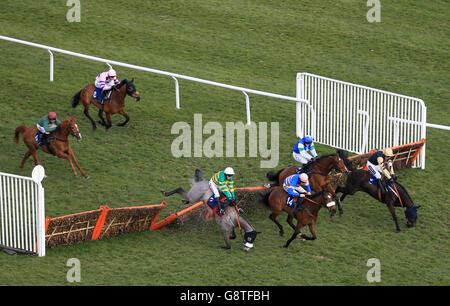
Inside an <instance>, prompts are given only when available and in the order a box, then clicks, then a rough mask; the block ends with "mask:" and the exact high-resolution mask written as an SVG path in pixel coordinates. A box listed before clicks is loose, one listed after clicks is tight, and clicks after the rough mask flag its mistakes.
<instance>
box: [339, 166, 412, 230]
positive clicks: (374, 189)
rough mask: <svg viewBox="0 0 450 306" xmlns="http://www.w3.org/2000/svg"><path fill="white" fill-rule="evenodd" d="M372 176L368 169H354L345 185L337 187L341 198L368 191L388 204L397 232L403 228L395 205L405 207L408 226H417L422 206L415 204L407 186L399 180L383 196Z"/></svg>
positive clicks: (342, 199)
mask: <svg viewBox="0 0 450 306" xmlns="http://www.w3.org/2000/svg"><path fill="white" fill-rule="evenodd" d="M370 177H371V173H370V172H369V171H367V170H363V169H359V170H354V171H352V172H351V173H350V175H348V177H347V180H346V183H345V187H341V186H338V187H337V188H336V193H339V192H341V193H342V196H341V199H340V200H341V201H344V198H345V197H346V196H347V195H348V194H349V195H353V194H355V193H356V192H358V191H363V192H365V193H368V194H369V195H371V196H372V197H373V198H375V199H377V200H378V201H380V202H381V203H385V204H386V205H387V208H388V209H389V212H390V213H391V216H392V219H393V220H394V222H395V228H396V230H397V232H401V229H400V227H399V225H398V220H397V215H396V214H395V208H394V207H399V206H401V207H404V208H405V216H406V219H407V222H406V226H407V227H408V228H410V227H413V226H415V225H416V221H417V210H418V209H419V208H420V205H419V206H416V205H415V204H414V202H413V200H412V199H411V197H410V196H409V194H408V192H407V191H406V189H405V187H403V186H402V185H400V183H398V182H394V183H393V185H392V186H391V187H388V188H387V189H388V190H387V191H386V192H385V193H384V195H383V196H381V190H380V188H379V187H378V186H376V185H374V184H372V183H370V181H369V179H370ZM397 194H398V196H397Z"/></svg>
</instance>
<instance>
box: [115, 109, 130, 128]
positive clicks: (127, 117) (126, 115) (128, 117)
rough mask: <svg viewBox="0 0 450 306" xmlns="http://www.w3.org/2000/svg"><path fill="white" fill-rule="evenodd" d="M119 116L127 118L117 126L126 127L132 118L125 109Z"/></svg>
mask: <svg viewBox="0 0 450 306" xmlns="http://www.w3.org/2000/svg"><path fill="white" fill-rule="evenodd" d="M119 114H121V115H122V116H124V117H125V121H124V122H122V123H118V124H117V126H124V125H125V124H127V123H128V121H130V116H128V114H127V113H126V112H125V110H124V109H123V108H122V109H121V110H120V111H119Z"/></svg>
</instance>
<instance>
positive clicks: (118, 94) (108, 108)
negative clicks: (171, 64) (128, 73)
mask: <svg viewBox="0 0 450 306" xmlns="http://www.w3.org/2000/svg"><path fill="white" fill-rule="evenodd" d="M133 81H134V78H133V79H132V80H131V81H127V80H126V79H125V80H122V82H120V84H117V85H116V86H113V89H112V91H111V95H110V98H109V100H106V101H105V102H104V103H103V104H100V103H99V102H98V100H97V99H94V98H93V95H94V91H95V85H94V84H88V85H86V87H84V88H83V89H82V90H80V91H79V92H77V93H76V94H75V95H74V96H73V98H72V106H73V107H76V106H77V105H78V104H79V103H80V100H81V102H83V105H84V114H85V115H86V117H88V118H89V120H90V121H91V123H92V128H93V129H96V128H97V126H96V125H95V122H94V120H93V119H92V118H91V116H90V115H89V106H90V105H91V103H92V104H94V105H95V106H96V107H97V108H98V109H99V112H98V116H99V117H100V121H99V123H100V124H101V125H103V126H105V127H106V130H107V131H108V130H109V128H111V126H112V123H111V118H112V115H113V114H117V113H119V114H121V115H122V116H124V117H125V121H124V122H122V123H119V124H117V125H118V126H124V125H125V124H127V123H128V121H129V120H130V117H129V116H128V114H127V113H126V112H125V96H126V95H129V96H131V97H133V98H134V99H135V100H136V101H139V100H140V99H141V97H140V95H139V93H138V92H137V91H136V87H135V86H134V84H133ZM103 112H105V114H106V121H107V122H105V119H103Z"/></svg>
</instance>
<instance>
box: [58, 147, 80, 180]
mask: <svg viewBox="0 0 450 306" xmlns="http://www.w3.org/2000/svg"><path fill="white" fill-rule="evenodd" d="M56 156H58V157H59V158H63V159H65V160H67V161H68V162H69V164H70V167H71V168H72V172H73V176H75V177H78V174H77V170H75V167H74V166H73V163H72V160H71V158H70V155H67V154H65V153H64V152H62V151H57V152H56Z"/></svg>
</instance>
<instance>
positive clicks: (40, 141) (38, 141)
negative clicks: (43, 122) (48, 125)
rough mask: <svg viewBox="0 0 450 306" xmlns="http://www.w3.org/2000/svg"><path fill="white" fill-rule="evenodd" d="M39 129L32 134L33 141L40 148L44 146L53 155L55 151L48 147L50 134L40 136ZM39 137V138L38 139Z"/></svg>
mask: <svg viewBox="0 0 450 306" xmlns="http://www.w3.org/2000/svg"><path fill="white" fill-rule="evenodd" d="M41 134H42V133H41V131H39V130H38V131H37V133H36V135H35V136H34V141H35V142H36V144H37V146H38V147H39V148H40V147H42V146H46V147H47V150H48V151H49V152H50V153H51V154H53V155H55V153H54V152H53V151H52V149H50V141H49V139H48V138H49V137H50V135H48V136H47V137H44V136H45V135H46V134H42V136H43V137H42V138H41ZM39 138H41V139H39Z"/></svg>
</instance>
